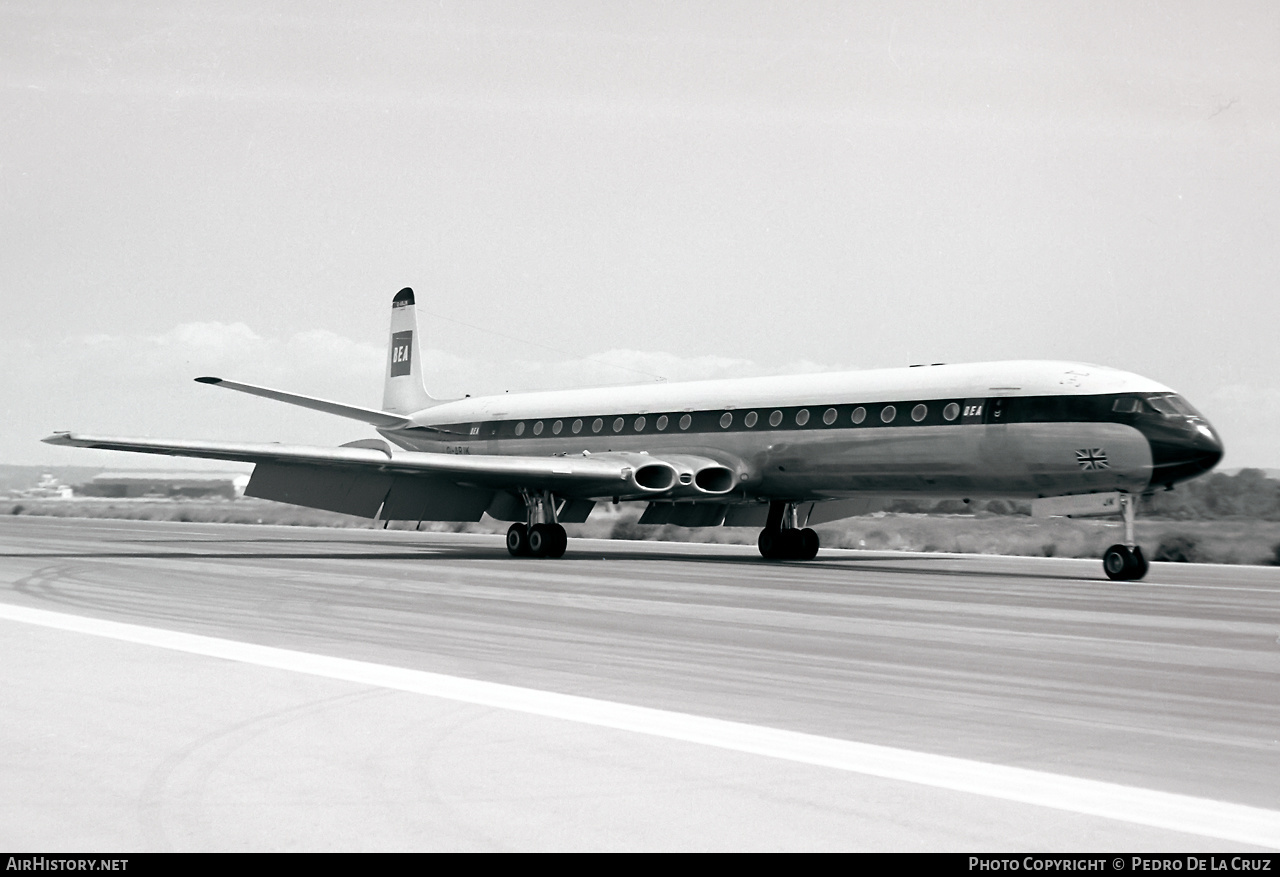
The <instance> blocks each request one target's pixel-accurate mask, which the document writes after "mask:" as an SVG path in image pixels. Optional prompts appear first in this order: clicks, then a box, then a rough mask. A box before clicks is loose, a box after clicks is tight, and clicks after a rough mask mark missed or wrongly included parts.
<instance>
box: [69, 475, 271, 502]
mask: <svg viewBox="0 0 1280 877" xmlns="http://www.w3.org/2000/svg"><path fill="white" fill-rule="evenodd" d="M248 484H249V475H248V473H246V472H103V473H102V474H101V475H95V476H94V477H93V480H92V481H90V482H89V483H87V484H81V485H80V486H78V487H77V488H76V492H77V493H78V494H80V495H81V496H101V497H111V498H117V499H124V498H137V497H144V496H149V497H163V498H169V499H175V498H177V497H192V498H201V499H210V498H215V497H221V498H223V499H235V498H237V497H241V496H244V489H245V487H247V486H248Z"/></svg>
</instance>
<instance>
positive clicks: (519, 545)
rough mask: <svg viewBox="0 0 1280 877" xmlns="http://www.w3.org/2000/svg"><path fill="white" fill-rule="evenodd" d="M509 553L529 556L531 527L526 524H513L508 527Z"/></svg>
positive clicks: (516, 555) (514, 555) (513, 555)
mask: <svg viewBox="0 0 1280 877" xmlns="http://www.w3.org/2000/svg"><path fill="white" fill-rule="evenodd" d="M507 553H508V554H510V555H511V556H512V557H528V556H529V555H530V554H532V553H533V552H531V551H530V550H529V528H528V527H527V526H526V525H524V524H512V525H511V526H510V527H508V528H507Z"/></svg>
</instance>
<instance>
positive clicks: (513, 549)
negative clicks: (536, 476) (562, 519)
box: [507, 493, 569, 557]
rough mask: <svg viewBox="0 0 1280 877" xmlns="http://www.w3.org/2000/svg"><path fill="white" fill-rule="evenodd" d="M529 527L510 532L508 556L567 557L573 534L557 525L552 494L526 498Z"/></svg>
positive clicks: (531, 495)
mask: <svg viewBox="0 0 1280 877" xmlns="http://www.w3.org/2000/svg"><path fill="white" fill-rule="evenodd" d="M524 508H525V514H526V516H527V517H528V523H525V524H512V525H511V526H510V527H508V528H507V552H508V553H509V554H510V555H511V556H512V557H563V556H564V551H565V549H566V548H567V547H568V546H569V534H567V533H566V532H565V531H564V527H562V526H561V525H560V524H558V523H556V503H555V499H554V498H553V497H552V496H551V494H550V493H541V494H536V493H527V494H525V495H524Z"/></svg>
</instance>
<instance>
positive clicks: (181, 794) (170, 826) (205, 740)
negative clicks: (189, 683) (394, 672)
mask: <svg viewBox="0 0 1280 877" xmlns="http://www.w3.org/2000/svg"><path fill="white" fill-rule="evenodd" d="M378 694H379V693H378V692H377V691H370V690H367V689H362V690H358V691H354V692H350V693H347V694H339V695H333V696H331V697H325V698H320V699H314V700H309V701H307V702H304V703H299V704H294V705H293V706H288V707H284V708H282V709H273V710H271V711H269V712H264V713H260V714H258V715H256V716H252V717H250V718H247V719H243V720H241V721H238V722H233V723H232V724H229V725H225V726H223V727H218V728H214V729H212V730H210V731H209V732H208V733H206V734H204V735H202V736H201V737H199V738H197V739H195V740H192V741H191V742H190V743H188V744H187V745H186V746H183V747H181V748H180V749H177V750H176V751H174V752H171V753H169V755H168V756H166V757H165V758H164V759H163V760H162V761H161V762H160V764H158V765H157V766H156V767H155V768H154V769H153V770H152V771H151V773H150V774H149V775H148V776H147V778H146V780H145V781H144V782H143V785H142V788H141V789H140V790H139V792H138V800H137V804H136V809H137V815H138V826H139V828H140V829H141V831H142V836H143V839H144V841H145V844H144V846H146V847H147V848H148V849H152V850H155V851H156V852H175V851H177V850H180V849H192V848H197V849H199V848H204V845H203V844H201V843H199V841H202V840H206V839H205V838H194V837H191V836H189V829H188V828H185V827H182V826H179V825H177V824H175V823H177V822H178V821H179V820H180V818H181V814H183V813H184V812H185V813H186V814H187V815H188V816H189V817H190V822H191V824H193V825H195V826H197V829H196V830H197V831H198V830H199V828H198V827H199V826H203V825H207V824H210V820H208V819H205V818H202V814H201V810H202V808H203V807H204V805H205V802H206V800H207V797H208V795H207V792H208V785H209V781H210V778H211V777H213V775H214V774H215V773H216V772H217V771H218V770H219V768H220V767H221V766H222V765H223V764H224V763H225V762H226V761H227V760H228V759H230V758H231V757H232V755H233V754H234V753H235V752H236V750H238V749H241V748H243V747H245V746H247V745H249V744H250V743H252V742H253V741H254V740H255V739H256V738H259V737H261V736H263V735H264V734H267V733H270V732H272V731H274V730H275V729H277V728H279V727H281V726H284V725H288V724H290V723H292V722H296V721H299V720H300V719H303V718H305V717H307V716H310V715H314V714H316V713H321V712H326V711H328V710H331V709H333V707H334V706H337V705H340V704H345V703H353V702H356V701H360V700H367V699H369V698H371V697H377V696H378ZM179 834H183V835H188V836H184V837H176V835H179ZM208 840H212V843H211V844H210V847H211V848H216V847H217V841H216V839H208Z"/></svg>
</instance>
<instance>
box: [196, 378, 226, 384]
mask: <svg viewBox="0 0 1280 877" xmlns="http://www.w3.org/2000/svg"><path fill="white" fill-rule="evenodd" d="M196 383H197V384H220V383H222V378H207V377H206V378H196Z"/></svg>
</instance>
